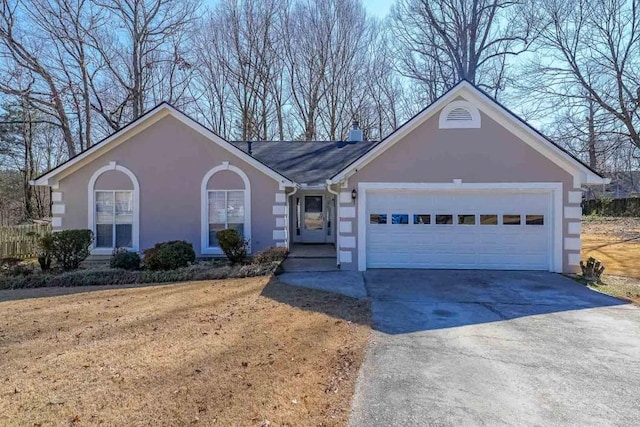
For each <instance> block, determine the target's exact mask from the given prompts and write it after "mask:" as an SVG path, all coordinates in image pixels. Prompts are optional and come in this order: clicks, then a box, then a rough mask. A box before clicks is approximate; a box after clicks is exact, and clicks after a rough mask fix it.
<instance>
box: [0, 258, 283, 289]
mask: <svg viewBox="0 0 640 427" xmlns="http://www.w3.org/2000/svg"><path fill="white" fill-rule="evenodd" d="M277 265H278V264H277V263H272V264H264V265H258V264H250V265H236V266H233V267H232V266H226V267H221V268H211V267H210V266H207V265H202V264H197V265H192V266H189V267H185V268H179V269H176V270H168V271H163V270H158V271H152V270H141V271H131V270H121V269H113V268H102V269H91V270H76V271H66V272H62V273H61V274H52V273H34V274H31V275H26V276H0V289H21V288H42V287H53V286H64V287H76V286H110V285H134V284H143V283H171V282H186V281H193V280H219V279H233V278H244V277H255V276H266V275H270V274H273V273H274V271H275V269H276V266H277Z"/></svg>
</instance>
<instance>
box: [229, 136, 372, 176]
mask: <svg viewBox="0 0 640 427" xmlns="http://www.w3.org/2000/svg"><path fill="white" fill-rule="evenodd" d="M232 144H233V145H235V146H236V147H238V148H240V149H241V150H243V151H245V152H248V144H247V143H246V142H242V141H238V142H232ZM374 144H375V142H370V141H360V142H354V143H349V142H343V141H255V142H252V143H251V152H252V155H253V156H254V157H255V158H256V159H258V160H260V161H261V162H262V163H264V164H266V165H268V166H269V167H271V168H272V169H274V170H277V171H279V172H280V173H282V174H283V175H285V176H288V177H289V178H291V179H292V180H293V181H295V182H297V183H299V184H308V185H318V184H324V183H325V182H326V180H327V178H329V177H331V176H333V175H335V174H336V173H338V172H339V171H340V170H342V169H343V168H344V167H345V166H347V165H348V164H349V163H351V162H353V161H354V160H355V159H357V158H358V157H360V156H362V154H364V153H366V152H367V151H368V150H369V149H370V148H371V147H372V146H373V145H374Z"/></svg>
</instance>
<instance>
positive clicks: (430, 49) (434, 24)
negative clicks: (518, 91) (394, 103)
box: [391, 0, 535, 100]
mask: <svg viewBox="0 0 640 427" xmlns="http://www.w3.org/2000/svg"><path fill="white" fill-rule="evenodd" d="M528 8H529V9H530V8H531V5H530V4H529V5H527V2H526V1H524V0H522V1H518V0H399V1H398V2H397V3H396V5H395V6H394V7H393V9H392V13H391V16H392V19H393V28H394V34H395V36H396V38H397V41H398V43H399V49H398V56H399V58H400V66H399V70H400V72H401V73H402V74H403V75H405V76H406V77H409V78H411V79H414V80H416V81H419V82H421V83H423V85H424V86H426V87H427V90H429V91H430V92H431V93H432V95H431V96H430V98H432V100H433V98H434V97H435V96H438V95H440V94H441V93H442V92H443V91H444V90H446V89H448V88H449V87H451V86H452V85H453V84H454V83H456V82H457V81H459V80H460V79H467V80H469V81H471V82H473V83H475V84H477V85H478V86H480V87H483V88H485V89H486V90H489V91H491V92H492V93H493V94H494V95H495V94H497V93H498V92H499V91H500V90H501V89H502V86H503V84H504V79H505V71H506V70H505V64H506V61H507V58H508V57H510V56H516V55H519V54H520V53H522V52H524V51H525V50H527V49H528V47H529V45H530V43H531V41H532V39H533V37H534V35H535V34H534V32H533V28H534V27H533V26H532V23H533V20H532V19H531V17H532V16H534V15H533V14H532V13H531V12H530V11H528Z"/></svg>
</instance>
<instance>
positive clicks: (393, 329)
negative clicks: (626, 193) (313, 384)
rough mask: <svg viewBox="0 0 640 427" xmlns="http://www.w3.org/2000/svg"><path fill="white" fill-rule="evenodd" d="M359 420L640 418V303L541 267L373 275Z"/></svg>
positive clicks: (613, 421)
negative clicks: (533, 269) (371, 330)
mask: <svg viewBox="0 0 640 427" xmlns="http://www.w3.org/2000/svg"><path fill="white" fill-rule="evenodd" d="M364 277H365V282H366V286H367V290H368V294H369V296H370V297H371V299H372V310H373V313H372V315H373V322H374V325H373V326H374V329H375V331H374V333H373V337H372V342H371V344H370V347H369V349H368V352H367V356H366V358H365V362H364V364H363V366H362V368H361V370H360V374H359V377H358V383H357V387H356V394H355V397H354V404H353V412H352V415H351V419H350V426H352V427H360V426H362V427H364V426H367V427H370V426H429V425H438V426H449V425H451V426H460V425H465V426H466V425H487V426H499V425H540V426H550V425H553V426H559V425H576V426H609V425H640V309H638V307H635V306H632V305H629V304H626V303H624V302H622V301H620V300H618V299H615V298H611V297H608V296H606V295H602V294H599V293H596V292H594V291H590V290H588V289H587V288H585V287H583V286H581V285H579V284H577V283H575V282H574V281H572V280H570V279H567V278H565V277H563V276H560V275H557V274H551V273H537V272H497V271H493V272H491V271H433V270H431V271H426V270H423V271H415V270H402V271H398V270H377V271H375V270H374V271H367V272H365V274H364Z"/></svg>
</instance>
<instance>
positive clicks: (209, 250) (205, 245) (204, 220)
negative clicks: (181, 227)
mask: <svg viewBox="0 0 640 427" xmlns="http://www.w3.org/2000/svg"><path fill="white" fill-rule="evenodd" d="M222 171H231V172H235V173H236V174H237V175H238V176H240V178H242V181H243V182H244V189H226V188H215V187H212V188H208V184H209V181H210V180H211V178H212V177H213V176H214V175H215V174H216V173H218V172H222ZM240 190H242V191H244V238H245V240H247V241H248V242H249V245H248V248H247V252H248V253H251V184H250V182H249V177H248V176H247V174H246V173H244V171H243V170H242V169H240V168H239V167H237V166H233V165H230V164H229V162H222V164H221V165H219V166H216V167H214V168H213V169H211V170H209V171H208V172H207V173H206V174H205V175H204V177H203V178H202V182H201V183H200V253H201V254H202V255H224V254H223V252H222V249H220V247H218V246H214V247H211V246H209V191H240Z"/></svg>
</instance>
